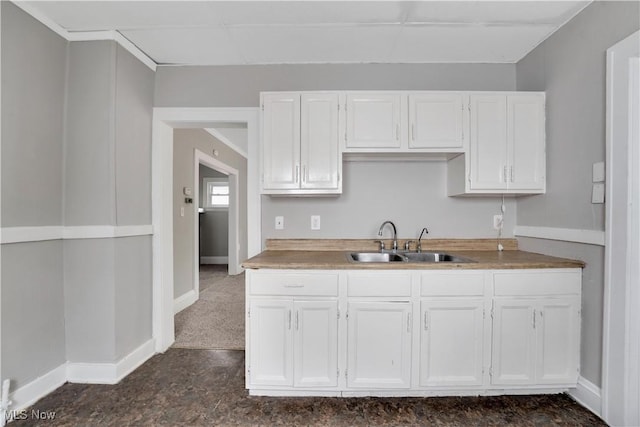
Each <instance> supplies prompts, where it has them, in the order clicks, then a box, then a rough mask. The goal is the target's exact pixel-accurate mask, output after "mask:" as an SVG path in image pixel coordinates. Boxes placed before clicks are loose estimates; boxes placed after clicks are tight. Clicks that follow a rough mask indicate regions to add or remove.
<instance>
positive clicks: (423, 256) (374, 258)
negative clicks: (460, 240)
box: [347, 252, 475, 263]
mask: <svg viewBox="0 0 640 427" xmlns="http://www.w3.org/2000/svg"><path fill="white" fill-rule="evenodd" d="M347 258H348V259H349V261H352V262H424V263H429V262H451V263H461V262H475V261H473V260H471V259H469V258H464V257H460V256H456V255H451V254H447V253H439V252H401V253H391V252H351V253H349V254H347Z"/></svg>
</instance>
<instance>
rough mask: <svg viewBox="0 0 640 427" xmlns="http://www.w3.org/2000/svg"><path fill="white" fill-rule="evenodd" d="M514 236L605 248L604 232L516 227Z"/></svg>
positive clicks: (526, 226)
mask: <svg viewBox="0 0 640 427" xmlns="http://www.w3.org/2000/svg"><path fill="white" fill-rule="evenodd" d="M513 234H514V236H519V237H533V238H536V239H547V240H562V241H564V242H573V243H584V244H587V245H596V246H604V231H598V230H580V229H576V228H556V227H536V226H528V225H516V227H515V229H514V230H513Z"/></svg>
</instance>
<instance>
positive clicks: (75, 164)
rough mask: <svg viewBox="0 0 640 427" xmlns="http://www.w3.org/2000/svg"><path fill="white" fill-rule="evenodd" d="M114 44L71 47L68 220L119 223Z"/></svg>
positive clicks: (66, 176)
mask: <svg viewBox="0 0 640 427" xmlns="http://www.w3.org/2000/svg"><path fill="white" fill-rule="evenodd" d="M115 46H116V45H115V43H113V42H108V41H97V42H96V41H92V42H73V43H71V45H70V48H69V49H70V54H69V89H68V101H67V104H68V107H67V129H66V131H67V139H66V147H65V225H106V224H109V225H113V224H115V184H114V176H113V150H114V134H113V132H114V130H113V119H114V80H115V75H114V65H115V61H114V58H115Z"/></svg>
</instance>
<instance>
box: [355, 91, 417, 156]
mask: <svg viewBox="0 0 640 427" xmlns="http://www.w3.org/2000/svg"><path fill="white" fill-rule="evenodd" d="M401 102H402V97H401V95H400V93H394V92H391V93H389V92H386V93H384V92H355V93H352V92H348V93H347V132H346V141H345V147H346V149H347V150H348V149H351V148H367V149H389V148H400V147H401V146H402V143H403V141H404V140H405V138H406V129H404V130H403V129H402V123H401V122H400V120H401Z"/></svg>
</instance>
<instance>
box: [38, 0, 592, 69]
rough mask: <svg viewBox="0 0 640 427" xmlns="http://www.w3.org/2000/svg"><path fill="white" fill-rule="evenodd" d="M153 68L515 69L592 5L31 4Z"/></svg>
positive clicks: (69, 29) (353, 3)
mask: <svg viewBox="0 0 640 427" xmlns="http://www.w3.org/2000/svg"><path fill="white" fill-rule="evenodd" d="M26 3H28V4H29V6H30V7H31V8H32V9H35V10H37V11H38V13H39V14H41V15H43V16H45V17H47V18H49V19H50V20H51V21H53V22H55V23H57V24H58V25H60V26H61V27H62V28H64V29H66V30H67V31H70V32H85V31H99V30H115V31H118V32H120V33H121V34H122V35H123V36H124V37H126V38H127V39H129V40H130V41H131V42H132V43H134V44H135V45H136V46H137V47H138V48H139V49H141V50H142V51H143V52H145V53H146V54H147V55H148V56H149V57H151V58H152V59H153V60H154V61H155V62H156V63H158V64H190V65H235V64H300V63H429V62H483V63H513V62H517V61H518V60H520V59H521V58H522V57H524V56H525V55H526V54H527V53H528V52H530V51H531V50H532V49H533V48H534V47H536V46H537V45H538V44H539V43H540V42H542V41H543V40H544V39H546V38H547V37H549V35H551V34H552V33H553V32H554V31H556V30H557V29H558V28H559V27H561V26H562V25H564V24H565V23H566V22H567V21H568V20H570V19H571V18H572V17H573V16H575V15H576V14H577V13H578V12H580V11H581V10H582V9H583V8H584V7H586V6H587V5H588V4H589V3H590V1H557V0H556V1H308V0H307V1H238V0H236V1H40V2H38V1H35V2H26Z"/></svg>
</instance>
